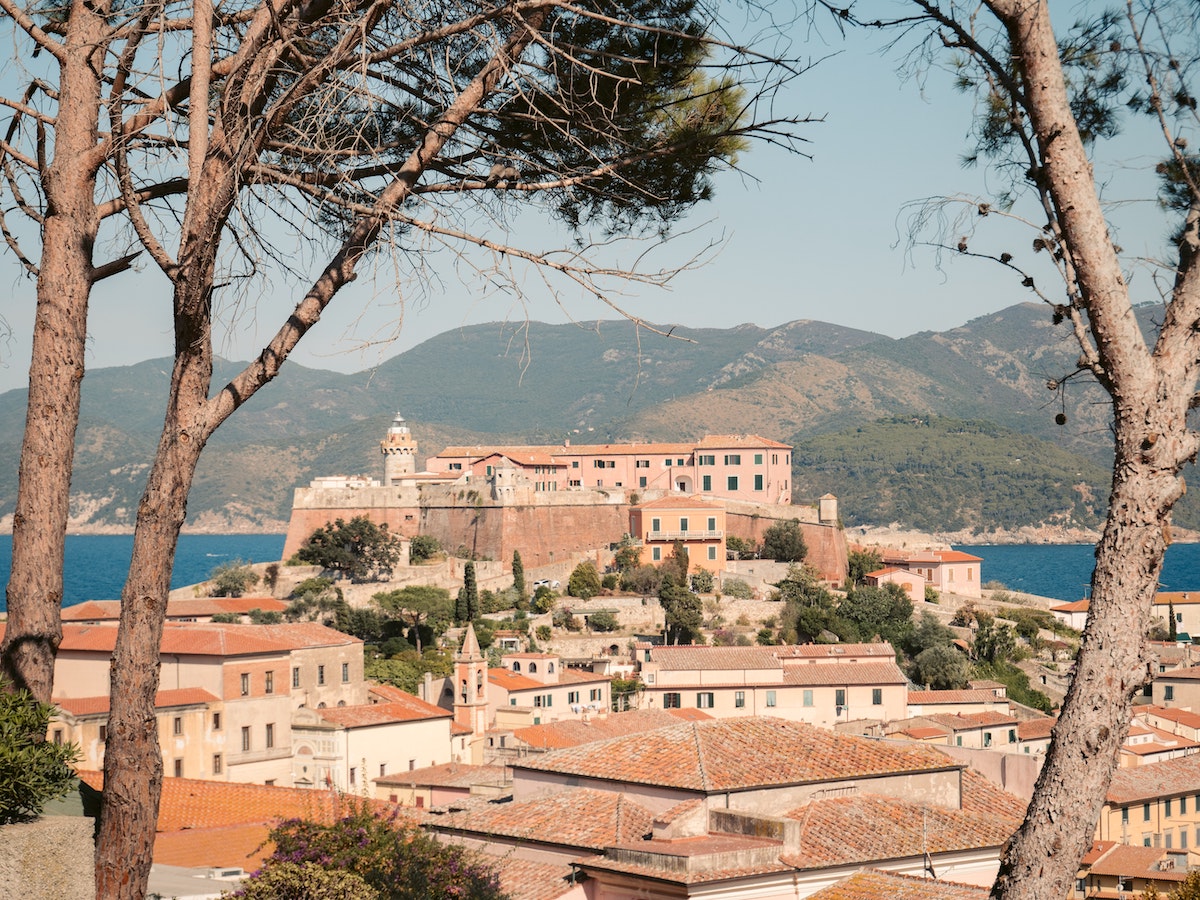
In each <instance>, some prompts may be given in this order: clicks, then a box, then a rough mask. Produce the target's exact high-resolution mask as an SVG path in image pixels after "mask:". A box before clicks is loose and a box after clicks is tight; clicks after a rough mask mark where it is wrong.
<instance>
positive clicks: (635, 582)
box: [621, 563, 662, 594]
mask: <svg viewBox="0 0 1200 900" xmlns="http://www.w3.org/2000/svg"><path fill="white" fill-rule="evenodd" d="M661 583H662V573H661V572H659V571H658V569H656V568H655V567H654V566H652V565H650V564H649V563H646V564H645V565H641V566H634V567H633V568H632V569H626V570H625V571H623V572H622V573H621V589H622V590H626V591H629V592H630V593H633V594H657V593H658V587H659V585H660V584H661Z"/></svg>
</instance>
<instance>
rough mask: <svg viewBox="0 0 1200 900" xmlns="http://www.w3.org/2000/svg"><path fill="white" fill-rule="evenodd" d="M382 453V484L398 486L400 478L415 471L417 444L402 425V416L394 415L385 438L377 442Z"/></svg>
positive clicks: (403, 424)
mask: <svg viewBox="0 0 1200 900" xmlns="http://www.w3.org/2000/svg"><path fill="white" fill-rule="evenodd" d="M379 450H380V452H381V453H383V483H384V484H385V485H388V486H390V485H393V484H398V483H399V482H400V480H401V479H402V478H404V477H405V476H408V475H414V474H416V471H417V442H416V441H415V440H414V439H413V436H412V433H411V432H410V431H409V430H408V426H407V425H406V424H405V423H404V416H402V415H400V413H396V415H395V417H394V418H393V419H392V427H391V428H389V429H388V432H387V437H385V438H384V439H383V440H382V441H380V442H379Z"/></svg>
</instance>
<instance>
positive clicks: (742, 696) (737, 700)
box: [733, 691, 746, 709]
mask: <svg viewBox="0 0 1200 900" xmlns="http://www.w3.org/2000/svg"><path fill="white" fill-rule="evenodd" d="M733 705H734V706H735V707H736V708H737V709H742V708H743V707H745V705H746V692H745V691H734V692H733Z"/></svg>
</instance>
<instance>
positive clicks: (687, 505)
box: [633, 494, 725, 509]
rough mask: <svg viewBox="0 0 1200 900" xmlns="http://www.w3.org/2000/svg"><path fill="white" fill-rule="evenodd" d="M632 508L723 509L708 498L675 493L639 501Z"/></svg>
mask: <svg viewBox="0 0 1200 900" xmlns="http://www.w3.org/2000/svg"><path fill="white" fill-rule="evenodd" d="M633 508H634V509H724V508H725V507H724V506H723V505H722V504H720V503H711V502H709V501H708V500H701V499H700V498H699V497H680V496H678V495H677V494H668V495H667V496H666V497H660V498H659V499H658V500H648V501H646V502H645V503H639V504H638V505H637V506H635V507H633Z"/></svg>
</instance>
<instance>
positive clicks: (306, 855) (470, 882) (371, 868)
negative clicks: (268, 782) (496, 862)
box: [232, 803, 507, 900]
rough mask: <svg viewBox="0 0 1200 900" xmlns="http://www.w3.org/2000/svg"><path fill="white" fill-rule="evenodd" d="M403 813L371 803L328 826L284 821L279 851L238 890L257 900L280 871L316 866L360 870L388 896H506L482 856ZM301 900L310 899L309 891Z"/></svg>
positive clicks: (439, 899) (497, 899)
mask: <svg viewBox="0 0 1200 900" xmlns="http://www.w3.org/2000/svg"><path fill="white" fill-rule="evenodd" d="M397 815H398V814H397V813H396V812H393V813H391V814H390V815H389V814H385V813H380V812H377V811H374V810H372V809H370V808H369V807H368V806H367V805H366V804H365V803H364V804H358V805H354V806H352V807H351V808H350V809H349V810H348V812H347V814H346V815H344V816H342V817H341V818H339V819H338V820H337V821H335V822H333V823H332V824H328V825H326V824H321V823H319V822H314V821H311V820H308V819H288V820H286V821H283V822H280V823H279V824H278V825H276V826H275V828H274V829H272V831H271V834H270V838H269V840H270V842H271V843H273V844H274V845H275V852H274V853H272V854H271V856H270V857H269V858H268V859H267V861H266V862H265V863H264V864H263V867H262V869H260V870H259V871H258V872H255V873H254V874H253V875H252V876H251V877H250V878H249V879H248V880H247V881H246V882H245V884H244V885H243V887H242V889H241V890H240V891H238V892H237V893H235V894H233V895H232V896H233V897H235V898H242V900H254V898H256V897H258V896H259V895H258V894H256V893H254V892H253V889H254V885H255V882H256V881H258V880H260V879H263V878H267V877H270V876H271V874H272V871H273V870H274V869H276V868H279V867H281V866H289V867H294V866H303V865H305V864H315V865H317V866H319V867H321V869H323V870H326V871H340V872H350V873H353V874H354V875H355V876H357V877H358V879H361V881H362V883H364V884H366V885H367V886H369V887H370V888H371V889H372V890H373V891H374V892H375V896H377V897H379V898H381V900H507V897H506V895H505V894H504V892H503V891H501V889H500V879H499V877H498V875H497V873H496V870H495V868H494V867H493V866H491V865H489V864H487V863H486V862H484V861H482V860H481V859H480V858H479V856H478V854H475V853H472V852H470V851H468V850H466V849H464V848H462V847H458V846H453V845H449V844H443V843H440V842H439V841H437V840H435V839H434V838H433V837H431V836H430V835H428V834H426V833H425V832H424V831H422V830H421V829H419V828H416V827H414V826H412V825H408V824H406V823H403V822H400V821H398V818H397ZM354 896H356V897H357V896H358V895H357V894H356V895H354ZM281 900H282V898H281ZM288 900H292V898H288ZM295 900H309V895H308V894H300V895H298V896H297V897H296V898H295ZM313 900H315V898H313Z"/></svg>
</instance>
